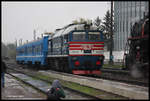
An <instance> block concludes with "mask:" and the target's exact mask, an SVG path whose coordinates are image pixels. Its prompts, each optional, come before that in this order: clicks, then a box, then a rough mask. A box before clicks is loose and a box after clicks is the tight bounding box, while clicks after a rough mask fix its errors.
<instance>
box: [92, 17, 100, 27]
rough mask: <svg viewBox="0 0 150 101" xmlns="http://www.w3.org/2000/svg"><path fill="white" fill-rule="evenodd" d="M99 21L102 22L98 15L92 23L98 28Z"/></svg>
mask: <svg viewBox="0 0 150 101" xmlns="http://www.w3.org/2000/svg"><path fill="white" fill-rule="evenodd" d="M101 22H102V20H101V19H100V18H99V16H98V17H97V18H96V19H95V20H94V22H93V24H94V25H95V26H96V27H97V29H98V30H99V29H100V27H101Z"/></svg>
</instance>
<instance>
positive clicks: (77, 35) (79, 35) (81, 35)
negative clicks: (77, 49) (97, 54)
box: [72, 32, 86, 40]
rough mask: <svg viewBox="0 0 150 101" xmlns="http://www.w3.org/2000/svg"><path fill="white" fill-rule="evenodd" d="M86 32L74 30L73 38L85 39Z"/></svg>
mask: <svg viewBox="0 0 150 101" xmlns="http://www.w3.org/2000/svg"><path fill="white" fill-rule="evenodd" d="M85 36H86V33H85V32H74V33H73V35H72V39H73V40H85V38H86V37H85Z"/></svg>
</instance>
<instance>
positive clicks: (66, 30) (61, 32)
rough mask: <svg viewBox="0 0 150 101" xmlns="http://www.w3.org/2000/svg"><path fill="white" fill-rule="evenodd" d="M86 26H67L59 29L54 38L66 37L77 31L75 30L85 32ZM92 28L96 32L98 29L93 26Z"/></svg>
mask: <svg viewBox="0 0 150 101" xmlns="http://www.w3.org/2000/svg"><path fill="white" fill-rule="evenodd" d="M84 25H85V24H70V25H67V26H65V27H64V28H61V29H57V30H56V31H55V33H54V35H53V38H55V37H58V36H62V35H66V34H68V33H69V32H70V31H73V30H75V28H76V30H84ZM90 28H91V29H93V30H96V28H94V27H92V26H91V27H90Z"/></svg>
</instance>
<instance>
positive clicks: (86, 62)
mask: <svg viewBox="0 0 150 101" xmlns="http://www.w3.org/2000/svg"><path fill="white" fill-rule="evenodd" d="M16 50H17V56H16V61H17V62H18V63H22V64H30V65H42V67H43V66H45V67H47V68H48V69H52V70H56V71H61V72H68V73H73V74H83V75H84V74H85V75H87V74H97V75H100V74H101V71H100V69H101V68H102V66H103V61H104V55H103V52H104V40H103V33H102V31H100V30H97V29H96V28H95V27H93V26H92V25H90V24H69V25H67V26H65V27H63V28H61V29H56V31H55V33H54V34H51V35H48V36H44V37H43V38H41V39H39V40H36V41H33V42H31V43H27V44H25V45H23V46H19V47H17V49H16Z"/></svg>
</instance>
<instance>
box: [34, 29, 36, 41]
mask: <svg viewBox="0 0 150 101" xmlns="http://www.w3.org/2000/svg"><path fill="white" fill-rule="evenodd" d="M33 39H34V40H36V30H34V31H33Z"/></svg>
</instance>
